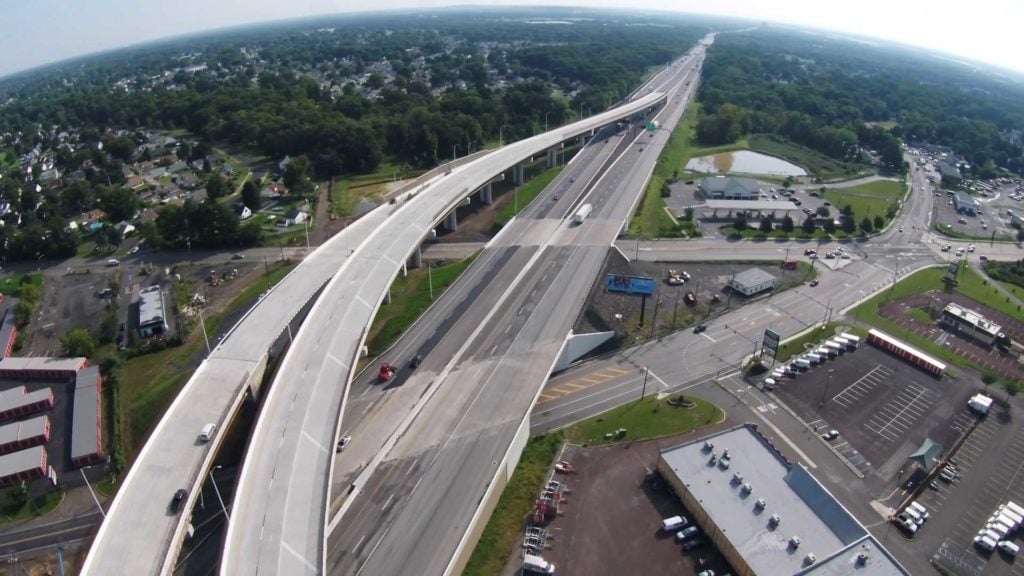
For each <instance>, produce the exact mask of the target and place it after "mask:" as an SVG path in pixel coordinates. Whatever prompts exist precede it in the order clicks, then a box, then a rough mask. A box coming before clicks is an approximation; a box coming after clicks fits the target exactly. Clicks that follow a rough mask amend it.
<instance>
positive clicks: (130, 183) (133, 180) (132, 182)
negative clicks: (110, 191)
mask: <svg viewBox="0 0 1024 576" xmlns="http://www.w3.org/2000/svg"><path fill="white" fill-rule="evenodd" d="M124 185H125V186H127V187H128V188H129V189H130V190H132V191H134V192H138V191H139V190H141V189H143V188H145V187H146V181H145V180H143V178H142V176H132V177H130V178H128V179H127V180H125V183H124Z"/></svg>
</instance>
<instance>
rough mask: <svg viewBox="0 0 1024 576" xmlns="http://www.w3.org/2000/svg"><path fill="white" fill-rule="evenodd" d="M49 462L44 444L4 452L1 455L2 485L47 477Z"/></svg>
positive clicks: (0, 478) (0, 483)
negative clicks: (8, 452) (7, 452)
mask: <svg viewBox="0 0 1024 576" xmlns="http://www.w3.org/2000/svg"><path fill="white" fill-rule="evenodd" d="M48 462H49V458H48V457H47V454H46V448H43V447H42V446H36V447H35V448H28V449H26V450H19V451H18V452H11V453H10V454H4V455H3V456H0V486H10V485H12V484H17V483H18V482H21V481H23V480H24V481H26V482H29V481H32V480H35V479H36V478H43V477H45V476H46V466H47V463H48Z"/></svg>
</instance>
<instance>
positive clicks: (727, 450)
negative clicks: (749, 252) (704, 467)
mask: <svg viewBox="0 0 1024 576" xmlns="http://www.w3.org/2000/svg"><path fill="white" fill-rule="evenodd" d="M728 457H729V449H728V448H726V449H725V450H722V458H728Z"/></svg>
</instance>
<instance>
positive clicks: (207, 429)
mask: <svg viewBox="0 0 1024 576" xmlns="http://www.w3.org/2000/svg"><path fill="white" fill-rule="evenodd" d="M216 429H217V425H216V424H213V423H210V424H207V425H206V426H203V430H202V431H201V432H200V433H199V440H200V442H209V441H210V438H213V431H214V430H216Z"/></svg>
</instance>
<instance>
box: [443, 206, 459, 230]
mask: <svg viewBox="0 0 1024 576" xmlns="http://www.w3.org/2000/svg"><path fill="white" fill-rule="evenodd" d="M444 227H445V228H447V229H448V231H449V232H455V231H456V230H458V229H459V217H458V216H456V215H455V211H454V210H452V212H451V214H449V215H448V216H446V217H445V219H444Z"/></svg>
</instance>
